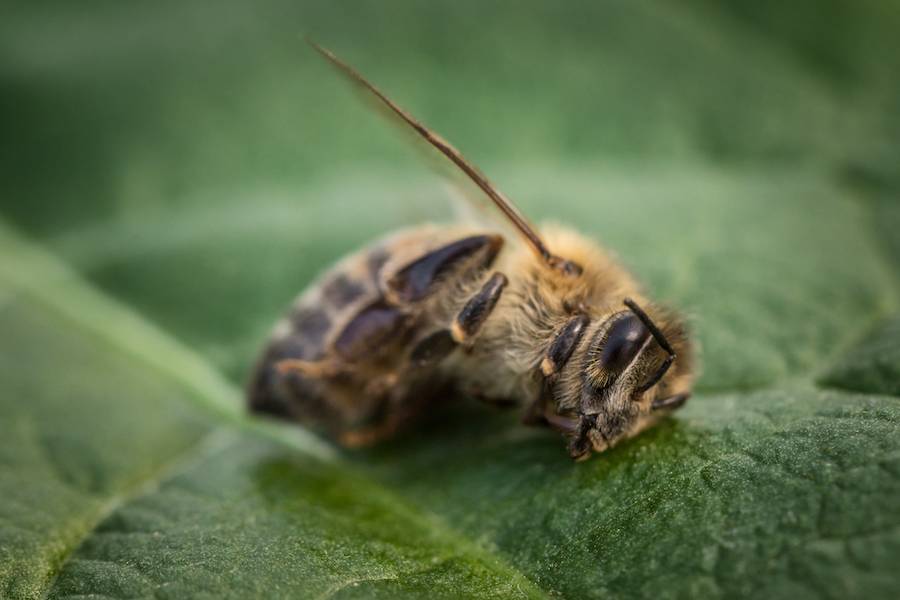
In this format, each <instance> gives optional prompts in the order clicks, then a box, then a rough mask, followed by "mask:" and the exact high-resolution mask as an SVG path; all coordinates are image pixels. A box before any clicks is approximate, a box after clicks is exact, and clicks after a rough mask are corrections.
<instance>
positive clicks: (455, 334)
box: [409, 273, 507, 369]
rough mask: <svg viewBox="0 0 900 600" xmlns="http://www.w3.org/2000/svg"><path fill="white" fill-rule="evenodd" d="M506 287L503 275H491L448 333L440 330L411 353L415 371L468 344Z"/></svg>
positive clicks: (437, 361)
mask: <svg viewBox="0 0 900 600" xmlns="http://www.w3.org/2000/svg"><path fill="white" fill-rule="evenodd" d="M506 284H507V279H506V276H505V275H504V274H503V273H494V274H493V275H491V277H490V278H489V279H488V280H487V281H486V282H485V284H484V285H483V286H481V289H480V290H479V291H478V293H477V294H475V295H474V296H472V298H471V299H470V300H469V301H468V302H467V303H466V305H465V306H464V307H463V308H462V310H460V311H459V314H457V315H456V318H455V319H454V320H453V324H452V325H451V326H450V329H439V330H437V331H435V332H434V333H432V334H430V335H428V336H426V337H425V338H423V339H422V340H420V341H419V342H418V343H417V344H416V345H415V346H414V347H413V349H412V352H410V355H409V360H410V366H411V367H412V368H414V369H422V368H425V367H431V366H434V365H436V364H437V363H439V362H440V361H442V360H443V359H444V358H446V357H447V356H448V355H449V354H450V353H451V352H453V351H454V350H456V348H457V347H459V346H460V345H462V344H470V343H471V340H472V338H473V337H474V336H475V335H476V334H477V333H478V331H479V330H480V329H481V326H482V325H483V324H484V322H485V320H486V319H487V318H488V316H489V315H490V314H491V311H492V310H493V309H494V307H495V306H496V305H497V301H498V300H499V299H500V294H502V293H503V288H504V287H505V286H506Z"/></svg>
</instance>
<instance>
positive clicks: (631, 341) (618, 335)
mask: <svg viewBox="0 0 900 600" xmlns="http://www.w3.org/2000/svg"><path fill="white" fill-rule="evenodd" d="M649 335H650V331H648V330H647V327H645V326H644V324H643V323H642V322H641V320H640V319H639V318H638V317H637V316H636V315H633V314H629V315H626V316H624V317H622V318H620V319H619V320H618V321H616V322H615V324H613V326H612V327H611V328H610V330H609V333H608V334H607V336H606V343H605V344H603V350H602V351H601V352H600V366H601V367H603V369H605V370H607V371H610V372H613V373H618V372H620V371H622V370H623V369H624V368H625V367H627V366H628V365H629V364H630V363H631V361H632V360H634V357H635V356H636V355H637V353H638V351H639V350H640V349H641V346H643V345H644V342H645V341H646V340H647V337H648V336H649Z"/></svg>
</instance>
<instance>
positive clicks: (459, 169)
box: [307, 40, 581, 275]
mask: <svg viewBox="0 0 900 600" xmlns="http://www.w3.org/2000/svg"><path fill="white" fill-rule="evenodd" d="M307 42H308V43H309V45H310V46H312V47H313V48H314V49H315V50H316V51H317V52H319V54H321V55H322V56H324V57H325V58H326V59H328V61H329V62H330V63H331V64H332V65H333V66H335V67H336V68H337V69H338V71H340V72H341V73H342V74H343V75H344V76H345V77H347V78H348V79H349V80H350V81H351V82H352V83H354V84H355V85H356V86H358V87H361V88H362V89H363V90H365V91H366V92H368V93H369V95H370V96H372V97H374V98H375V99H376V100H377V101H378V105H379V106H380V107H381V108H382V109H384V110H383V112H386V113H387V114H388V115H389V116H390V117H392V120H394V121H396V120H397V119H399V120H400V121H401V122H402V123H403V124H405V125H406V127H405V129H407V130H410V131H413V132H415V134H416V135H417V137H418V138H420V139H422V140H424V141H425V142H427V143H428V144H429V145H430V146H431V147H432V148H434V149H436V150H437V151H438V152H440V153H441V154H442V155H444V157H445V158H447V159H449V161H450V162H451V163H453V164H454V165H455V166H456V170H455V172H456V173H462V174H463V175H465V177H466V178H467V181H469V182H471V183H472V184H474V185H475V186H477V188H479V189H480V190H481V192H482V193H483V194H484V195H485V196H487V198H488V199H490V201H491V202H492V203H493V204H494V206H496V207H497V208H498V209H499V210H500V212H501V213H502V214H503V215H504V217H506V220H507V222H509V223H510V224H511V225H512V226H513V227H514V228H515V229H516V231H517V232H518V233H519V235H521V236H522V238H524V240H525V242H526V243H527V244H528V245H529V246H530V247H531V248H532V250H534V252H535V253H536V254H537V255H538V256H539V257H540V258H541V259H542V260H543V261H544V262H545V263H546V264H547V265H549V266H551V267H553V268H554V269H558V270H560V271H562V272H563V273H566V274H569V275H578V274H580V273H581V267H580V266H578V265H576V264H575V263H573V262H571V261H568V260H565V259H564V258H561V257H559V256H556V255H554V254H552V253H551V252H550V250H549V249H548V248H547V246H546V244H544V242H543V240H542V239H541V238H540V236H539V235H538V234H537V232H536V231H535V229H534V227H532V226H531V224H530V223H529V222H528V220H527V219H526V218H525V216H524V215H523V214H522V213H521V211H519V209H518V208H517V207H516V206H515V205H514V204H513V203H512V201H511V200H510V199H509V198H507V197H506V196H505V195H504V194H503V193H502V192H501V191H500V190H499V189H497V188H496V187H495V186H494V184H492V183H491V182H490V180H488V178H487V177H486V176H485V175H484V174H483V173H482V172H481V171H480V170H479V169H478V168H477V167H476V166H475V165H473V164H472V163H470V162H469V161H468V160H466V158H465V157H464V156H463V155H462V154H461V153H460V152H459V150H457V149H456V148H454V147H453V145H451V144H450V142H448V141H447V140H445V139H444V138H442V137H441V136H440V135H438V134H437V133H435V132H433V131H431V130H430V129H428V128H427V127H425V126H424V125H422V124H421V123H420V122H419V121H417V120H416V119H415V118H414V117H413V116H412V115H411V114H409V113H408V112H406V111H405V110H403V109H402V108H400V107H399V106H398V105H397V104H395V103H394V102H393V101H392V100H391V99H390V98H388V97H387V96H385V95H384V94H383V93H382V92H381V91H380V90H379V89H378V88H376V87H375V86H374V85H372V84H371V83H369V82H368V81H367V80H366V79H365V78H363V76H362V75H360V74H359V73H358V72H357V71H356V70H355V69H353V67H351V66H350V65H348V64H347V63H345V62H344V61H342V60H341V59H339V58H338V57H337V56H335V55H334V54H333V53H332V52H331V51H330V50H328V49H326V48H323V47H322V46H319V45H318V44H316V43H315V42H313V41H311V40H307ZM444 164H446V162H445V163H444ZM470 187H471V186H462V188H461V189H463V190H465V189H467V188H470ZM464 195H466V194H465V193H464ZM467 196H469V197H471V196H472V195H471V194H468V195H467ZM475 205H476V206H477V205H478V203H475Z"/></svg>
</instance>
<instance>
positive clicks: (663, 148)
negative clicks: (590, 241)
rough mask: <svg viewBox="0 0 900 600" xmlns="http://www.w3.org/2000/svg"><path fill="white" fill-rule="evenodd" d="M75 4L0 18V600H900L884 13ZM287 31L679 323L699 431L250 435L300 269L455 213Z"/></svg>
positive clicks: (897, 208)
mask: <svg viewBox="0 0 900 600" xmlns="http://www.w3.org/2000/svg"><path fill="white" fill-rule="evenodd" d="M53 4H54V3H50V4H47V3H42V5H41V6H40V7H38V6H31V5H27V4H23V5H21V6H17V7H9V8H7V9H5V10H4V13H5V14H4V18H3V19H0V57H2V58H0V85H2V88H3V90H4V93H3V94H2V95H0V129H2V130H3V131H4V133H5V139H8V140H13V141H14V143H7V144H2V145H0V185H2V189H3V190H4V194H3V195H2V197H0V211H2V213H0V216H2V219H3V220H4V221H3V222H4V223H7V224H8V225H6V224H4V225H2V226H0V596H2V597H10V598H38V597H51V598H74V597H86V596H97V597H115V598H120V597H167V598H182V597H235V598H243V597H332V596H335V597H372V596H381V597H397V596H409V597H460V596H468V597H503V598H506V597H545V596H554V597H555V596H563V597H600V598H605V597H623V596H626V597H627V596H639V597H696V596H701V597H729V598H730V597H750V596H753V597H759V596H764V597H779V598H780V597H783V598H788V597H790V598H792V599H795V598H798V597H835V598H845V597H867V598H878V597H884V598H894V597H897V596H898V595H900V583H898V579H897V577H896V571H897V567H898V565H900V504H898V503H897V501H896V499H897V498H898V497H900V388H898V386H897V382H898V381H900V329H898V323H900V322H898V317H897V315H900V277H898V273H900V245H898V240H900V238H898V236H897V235H896V232H897V230H898V228H900V202H898V201H897V198H898V195H900V171H898V169H897V161H896V157H897V156H898V155H900V154H898V151H900V146H898V142H897V140H898V139H900V136H898V133H900V122H898V121H897V118H896V110H895V107H896V106H897V105H898V103H900V84H898V80H897V78H896V73H897V72H898V69H900V48H898V45H900V44H898V38H897V36H896V35H895V32H896V31H897V29H898V27H900V11H898V10H897V7H896V6H892V5H891V4H889V3H881V2H877V1H875V0H864V1H862V2H858V3H853V4H852V5H850V4H846V3H841V2H831V1H828V2H807V1H805V0H804V1H801V2H798V3H791V4H790V5H787V6H785V5H783V3H770V2H764V3H755V4H753V5H752V6H750V5H748V4H747V3H745V2H737V1H735V2H730V1H726V2H709V1H708V0H689V1H688V2H684V3H681V4H678V5H672V4H670V3H665V2H654V1H651V2H638V3H635V2H627V1H611V2H602V3H597V2H590V3H584V4H583V5H576V4H574V3H566V4H560V5H557V4H554V3H540V2H532V3H527V4H525V3H517V4H516V7H515V10H510V7H508V6H504V5H503V4H502V3H489V4H487V5H485V6H480V7H479V9H478V10H477V11H471V7H467V6H466V5H457V4H455V3H444V2H437V3H424V4H423V3H418V2H399V3H391V4H390V5H388V6H386V5H385V4H384V3H382V2H374V1H373V2H354V3H353V4H352V5H346V6H344V5H343V3H342V2H328V3H318V2H308V3H303V4H298V3H296V2H282V1H280V0H272V1H271V2H266V3H262V4H260V3H257V4H254V5H253V6H250V5H245V4H243V3H236V2H235V3H231V2H225V3H217V4H216V5H215V7H211V6H210V5H209V4H208V2H206V1H205V0H188V1H187V2H172V3H156V4H152V5H151V4H148V5H146V6H143V7H138V6H127V5H122V4H120V3H109V4H105V3H94V4H91V5H89V6H81V5H79V6H77V7H76V6H74V5H71V4H70V3H55V4H57V5H56V6H53ZM813 16H815V18H813ZM301 32H308V33H312V34H314V36H315V37H316V38H317V39H319V41H321V42H323V43H325V44H326V45H328V46H330V47H333V48H334V49H335V50H336V51H338V53H339V54H341V55H342V56H345V57H346V58H347V59H348V60H349V61H350V62H351V63H354V64H356V65H358V66H359V67H360V68H361V70H362V71H363V72H365V73H366V74H367V75H368V76H369V77H371V78H372V79H373V80H374V81H375V82H377V83H378V84H379V85H381V87H383V88H384V89H385V90H386V91H389V92H390V94H391V95H392V96H394V97H395V98H396V99H397V100H398V101H400V102H401V104H403V105H404V106H407V107H408V108H410V109H411V110H412V112H413V113H415V114H417V115H420V116H421V117H422V118H423V119H424V120H425V121H426V122H428V123H429V124H430V125H432V126H433V127H435V128H436V129H437V130H438V131H440V132H441V133H442V134H445V135H446V136H447V137H448V138H450V139H451V140H453V141H454V142H455V143H457V145H459V146H460V147H461V148H463V149H464V150H465V151H466V153H467V155H470V156H471V158H473V159H474V160H476V162H478V163H479V164H482V165H483V166H484V167H485V170H486V171H487V172H488V173H490V174H491V176H492V178H494V179H495V180H496V181H497V182H498V183H499V184H500V185H501V187H502V188H503V189H504V191H506V192H507V193H508V194H509V195H510V196H511V197H513V198H515V199H516V201H517V202H518V203H520V204H521V205H522V207H523V208H524V209H525V211H526V212H527V213H528V214H529V215H530V216H532V217H534V218H535V219H537V220H546V219H549V220H557V221H561V222H563V223H570V224H577V226H578V227H579V229H581V230H583V231H584V232H585V233H587V234H589V235H592V236H594V237H596V238H597V239H598V240H601V241H602V242H603V243H604V245H606V246H608V247H609V248H610V249H612V250H613V251H614V252H616V253H617V254H618V255H619V256H620V257H621V259H622V260H623V261H624V262H625V263H626V264H627V265H628V266H629V267H631V268H632V269H633V270H634V271H635V272H636V273H637V274H638V275H639V276H640V277H641V278H642V279H644V280H645V281H646V282H647V284H648V287H649V288H650V291H651V292H652V294H653V295H654V296H656V297H659V298H661V299H663V300H665V301H668V302H670V303H672V304H674V305H677V306H679V307H681V308H684V309H685V310H686V311H687V313H688V314H689V317H690V319H691V323H692V326H693V329H694V332H695V335H696V336H697V338H698V340H699V342H700V346H701V359H702V366H703V372H702V377H701V379H700V382H699V384H698V393H697V394H696V395H695V397H694V398H692V399H691V401H690V402H689V403H688V405H687V406H686V408H685V409H684V410H682V411H679V413H678V414H677V416H676V417H675V418H673V419H670V420H668V421H666V422H665V423H663V424H662V425H661V426H659V427H657V428H656V429H654V430H652V431H650V432H648V433H647V434H644V435H642V436H640V437H639V438H637V439H634V440H631V441H629V442H627V443H625V444H623V445H622V446H620V447H618V448H616V449H615V450H614V451H612V452H608V453H606V454H604V455H602V456H597V457H594V458H593V459H592V460H591V461H588V462H586V463H578V464H575V463H572V462H570V461H569V460H568V458H567V457H566V456H565V452H564V450H563V443H562V440H561V439H560V438H559V437H558V436H557V435H555V434H552V433H548V432H546V431H539V430H531V429H526V428H523V427H521V426H520V425H518V423H517V418H516V416H515V415H513V414H508V413H502V412H497V411H494V410H492V409H489V408H486V407H482V406H478V405H475V404H473V403H471V402H466V401H464V399H460V400H461V401H460V402H458V403H452V404H451V406H449V407H448V408H447V409H446V410H442V411H435V413H434V414H433V415H431V416H430V417H429V419H428V420H426V421H425V422H423V423H421V424H420V425H419V426H418V427H417V428H416V429H415V430H414V431H412V432H410V433H409V434H407V435H405V436H402V437H401V438H399V439H397V440H395V441H393V442H391V443H388V444H386V445H384V446H381V447H379V448H376V449H373V450H370V451H365V452H356V453H342V452H339V451H337V450H336V449H334V448H332V447H331V446H330V445H328V444H327V443H325V442H323V441H321V440H318V439H317V438H315V437H313V436H312V435H310V434H308V433H307V432H305V431H303V430H301V429H300V428H297V427H291V426H282V425H277V424H270V423H264V422H259V421H256V420H253V419H249V418H248V417H246V416H245V415H244V412H243V409H242V401H241V393H240V386H241V384H242V382H243V381H244V379H245V378H246V376H247V373H248V370H249V369H250V366H251V365H252V362H253V359H254V356H255V354H256V352H257V350H258V348H259V346H260V344H261V343H262V341H263V339H264V338H265V336H266V334H267V332H268V330H269V328H270V327H271V324H272V323H273V322H274V321H275V319H276V318H277V317H278V316H279V314H280V313H281V311H282V310H283V309H284V307H285V306H287V305H288V304H289V302H290V301H291V299H292V297H293V296H294V295H295V294H296V293H297V292H299V291H300V290H301V289H302V288H303V287H304V286H305V285H306V284H307V282H309V281H310V280H311V278H312V277H313V276H314V275H315V274H316V273H318V272H320V271H321V270H322V269H324V268H325V267H326V266H327V265H328V264H330V263H331V262H332V261H334V260H336V259H337V258H339V257H340V256H341V255H343V254H345V253H346V252H348V251H349V250H351V249H355V248H357V247H359V246H360V245H361V244H363V243H364V242H366V241H367V240H369V239H371V238H373V237H375V236H377V235H381V234H383V233H385V232H387V231H390V230H391V229H394V228H397V227H400V226H403V225H409V224H416V223H419V222H422V221H423V220H427V219H439V218H449V217H450V211H449V210H447V208H446V207H445V204H446V202H445V200H444V196H443V195H442V192H441V189H440V185H439V182H435V181H433V179H431V178H430V177H429V175H428V173H427V171H425V170H423V169H422V168H421V166H420V165H419V163H418V162H417V161H416V160H414V159H413V158H412V157H411V156H409V155H408V154H406V153H405V151H404V150H403V146H402V145H401V143H400V142H397V141H396V140H395V138H394V137H393V134H392V132H390V131H389V130H388V129H387V128H385V127H384V126H383V125H382V124H381V123H380V122H379V121H377V120H376V119H373V118H371V117H370V115H368V114H366V113H365V112H364V111H363V110H361V109H359V108H358V105H357V103H356V99H355V98H354V97H353V95H352V94H350V93H348V91H347V90H346V88H345V87H344V86H343V84H342V82H340V81H339V80H338V79H337V78H336V77H334V76H333V74H332V73H330V72H329V71H328V69H327V68H326V67H325V66H324V65H323V64H322V63H321V61H319V60H318V59H317V58H316V57H315V56H314V55H313V54H312V53H310V52H309V51H308V50H307V49H305V48H304V46H303V44H302V42H301V41H300V39H299V37H298V34H299V33H301Z"/></svg>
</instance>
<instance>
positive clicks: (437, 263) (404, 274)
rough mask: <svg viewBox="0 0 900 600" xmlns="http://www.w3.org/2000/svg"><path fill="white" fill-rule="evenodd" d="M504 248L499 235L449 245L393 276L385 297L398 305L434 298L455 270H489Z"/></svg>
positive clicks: (410, 264) (432, 252) (415, 261)
mask: <svg viewBox="0 0 900 600" xmlns="http://www.w3.org/2000/svg"><path fill="white" fill-rule="evenodd" d="M502 246H503V238H502V237H501V236H499V235H475V236H471V237H467V238H463V239H461V240H457V241H455V242H453V243H451V244H447V245H446V246H443V247H441V248H438V249H436V250H433V251H431V252H429V253H427V254H425V255H424V256H422V257H420V258H418V259H416V260H414V261H413V262H411V263H409V264H408V265H406V266H405V267H403V268H402V269H400V270H399V271H397V272H396V273H395V274H394V275H393V276H391V277H390V278H389V279H388V280H387V281H386V283H385V285H384V287H385V290H384V292H385V296H386V297H387V299H388V300H389V301H390V302H391V303H392V304H395V305H403V304H409V303H413V302H418V301H419V300H422V299H424V298H425V297H427V296H428V295H429V294H431V293H432V292H433V291H434V288H435V283H436V282H438V281H440V280H441V279H442V278H443V276H444V275H446V274H447V273H448V272H449V271H451V270H453V269H459V268H462V266H463V265H465V266H466V270H470V268H471V271H473V272H478V271H480V270H481V269H484V268H487V267H489V266H490V265H491V263H493V262H494V258H495V257H496V256H497V253H498V252H499V251H500V248H501V247H502ZM473 261H474V263H473Z"/></svg>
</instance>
